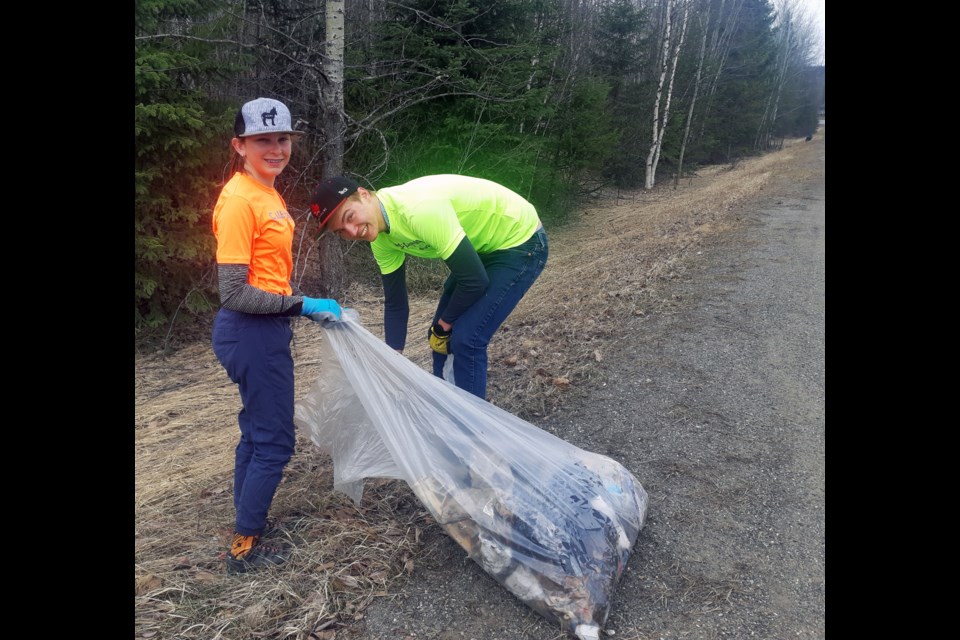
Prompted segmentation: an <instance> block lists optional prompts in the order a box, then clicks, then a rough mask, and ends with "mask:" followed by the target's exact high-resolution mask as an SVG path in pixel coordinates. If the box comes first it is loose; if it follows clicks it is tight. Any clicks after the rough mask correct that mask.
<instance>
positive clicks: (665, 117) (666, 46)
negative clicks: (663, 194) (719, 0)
mask: <svg viewBox="0 0 960 640" xmlns="http://www.w3.org/2000/svg"><path fill="white" fill-rule="evenodd" d="M673 6H674V0H665V1H664V28H663V40H662V43H663V44H662V47H661V58H662V64H661V68H660V79H659V81H658V84H657V92H656V98H655V99H654V104H653V136H652V140H651V144H650V151H649V152H648V153H647V162H646V173H645V177H644V184H643V188H644V189H647V190H650V189H652V188H653V185H654V184H655V182H656V173H657V164H658V163H659V161H660V150H661V149H662V148H663V134H664V132H665V131H666V130H667V124H668V123H669V121H670V102H671V99H672V98H673V81H674V78H675V77H676V74H677V63H678V61H679V60H680V51H681V50H682V49H683V41H684V38H685V37H686V33H687V23H688V20H689V16H690V6H689V3H686V2H685V3H683V19H682V24H681V27H680V36H679V37H678V38H677V40H676V43H675V44H672V43H671V29H672V10H673ZM668 67H669V76H670V77H669V80H667V73H668ZM665 81H666V82H667V88H666V96H663V92H664V82H665ZM661 97H663V98H664V106H663V114H662V116H661V113H660V101H661Z"/></svg>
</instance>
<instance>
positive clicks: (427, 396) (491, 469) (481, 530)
mask: <svg viewBox="0 0 960 640" xmlns="http://www.w3.org/2000/svg"><path fill="white" fill-rule="evenodd" d="M323 331H324V335H325V338H326V339H325V340H322V341H321V342H320V350H321V358H322V361H323V367H322V370H323V371H322V373H321V375H320V377H319V378H318V379H317V381H316V382H315V383H314V385H313V386H312V387H311V389H310V390H309V391H308V392H307V394H306V396H305V397H303V398H302V399H300V400H298V401H297V402H296V409H295V422H296V424H297V426H298V427H299V428H300V429H301V430H302V431H303V433H304V434H305V435H307V436H308V437H309V438H310V440H311V441H312V442H313V443H314V444H315V445H317V446H318V447H320V448H321V449H323V450H324V451H326V452H328V453H329V454H330V456H331V457H332V459H333V464H334V488H335V489H337V490H339V491H342V492H344V493H346V494H347V495H348V496H350V498H351V499H353V501H354V502H355V503H357V504H359V503H360V499H361V497H362V495H363V482H364V479H365V478H395V479H401V480H404V481H405V482H406V483H407V484H408V485H409V486H410V488H411V489H412V490H413V492H414V494H416V496H417V498H419V499H420V501H421V502H422V503H423V505H424V506H425V507H426V509H427V510H428V511H429V512H430V514H431V515H432V516H433V518H434V519H435V520H436V521H437V522H438V523H439V524H440V526H441V527H443V529H444V531H446V532H447V534H448V535H449V536H450V537H451V538H453V539H454V540H455V541H456V542H457V543H458V544H459V545H460V546H461V547H463V549H464V550H466V552H467V554H468V555H469V557H470V558H471V559H473V560H474V561H475V562H477V563H478V564H479V565H480V566H481V567H483V569H484V570H485V571H486V572H487V573H488V574H489V575H490V576H492V577H493V578H494V579H495V580H496V581H497V582H498V583H500V584H501V585H503V586H504V587H505V588H507V589H508V590H509V591H510V592H511V593H512V594H514V595H515V596H516V597H518V598H519V599H520V600H522V601H523V602H524V603H526V604H527V605H528V606H530V607H531V608H532V609H534V610H535V611H537V612H538V613H539V614H541V615H542V616H544V617H545V618H547V619H548V620H550V621H552V622H555V623H558V624H560V625H562V627H563V628H564V630H565V631H566V632H567V633H570V634H573V635H575V636H576V637H578V638H580V639H581V640H589V639H594V638H598V637H599V633H600V629H601V627H602V626H603V624H604V623H605V622H606V619H607V614H608V613H609V610H610V604H611V596H612V593H613V591H614V588H615V587H616V585H617V582H618V581H619V579H620V576H621V574H622V573H623V569H624V567H625V566H626V564H627V560H628V559H629V557H630V554H631V550H632V548H633V545H634V543H635V542H636V540H637V535H638V534H639V532H640V529H641V528H642V527H643V524H644V521H645V519H646V511H647V493H646V491H645V490H644V489H643V487H642V486H641V485H640V483H639V482H638V481H637V480H636V479H635V478H634V476H633V475H632V474H631V473H630V472H629V471H628V470H627V469H626V468H624V467H623V466H622V465H621V464H620V463H618V462H616V461H615V460H613V459H611V458H609V457H607V456H603V455H600V454H596V453H591V452H589V451H585V450H583V449H580V448H578V447H575V446H574V445H572V444H570V443H568V442H566V441H564V440H562V439H560V438H557V437H556V436H553V435H552V434H550V433H547V432H546V431H544V430H542V429H539V428H537V427H535V426H534V425H532V424H530V423H528V422H526V421H524V420H521V419H520V418H518V417H516V416H514V415H513V414H511V413H509V412H507V411H504V410H503V409H500V408H498V407H496V406H495V405H492V404H490V403H489V402H487V401H485V400H481V399H480V398H477V397H476V396H474V395H472V394H470V393H467V392H466V391H463V390H462V389H459V388H457V387H455V386H454V385H452V384H450V383H449V382H447V381H446V380H444V379H441V378H438V377H436V376H434V375H432V374H430V373H428V372H426V371H424V370H423V369H421V368H420V367H418V366H417V365H416V364H415V363H413V362H411V361H410V360H408V359H407V358H405V357H404V356H403V355H401V354H399V353H397V352H396V351H394V350H393V349H392V348H391V347H390V346H389V345H387V344H386V343H384V342H383V341H382V340H380V339H379V338H377V337H376V336H374V335H373V334H371V333H370V332H369V331H367V330H366V329H365V328H364V327H363V326H362V325H361V324H360V322H359V318H358V316H357V314H356V312H355V311H353V310H351V309H345V310H344V313H343V321H341V322H337V323H325V324H324V325H323Z"/></svg>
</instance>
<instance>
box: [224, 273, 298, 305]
mask: <svg viewBox="0 0 960 640" xmlns="http://www.w3.org/2000/svg"><path fill="white" fill-rule="evenodd" d="M247 272H248V267H247V265H245V264H219V263H218V264H217V280H218V282H219V287H218V288H219V291H220V304H221V305H222V306H223V308H224V309H230V310H231V311H240V312H242V313H256V314H260V315H271V316H297V315H300V309H301V308H302V307H303V296H283V295H280V294H277V293H270V292H269V291H264V290H263V289H257V288H256V287H252V286H250V285H249V284H247Z"/></svg>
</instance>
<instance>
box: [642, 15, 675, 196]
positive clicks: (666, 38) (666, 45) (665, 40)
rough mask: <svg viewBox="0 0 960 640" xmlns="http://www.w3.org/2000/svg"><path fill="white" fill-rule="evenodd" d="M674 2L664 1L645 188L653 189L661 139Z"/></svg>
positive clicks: (644, 180)
mask: <svg viewBox="0 0 960 640" xmlns="http://www.w3.org/2000/svg"><path fill="white" fill-rule="evenodd" d="M672 8H673V0H664V18H663V31H662V32H661V33H662V39H661V41H660V60H661V61H662V62H661V64H660V80H659V81H658V82H657V95H656V99H655V100H654V101H653V136H651V138H650V151H649V152H647V163H646V170H645V174H644V178H643V188H644V189H646V190H650V189H652V188H653V157H654V156H655V155H656V151H657V140H658V139H659V137H660V99H661V97H662V96H663V83H664V82H665V81H666V79H667V66H668V65H669V63H670V56H669V55H668V52H669V51H670V26H671V25H670V10H671V9H672Z"/></svg>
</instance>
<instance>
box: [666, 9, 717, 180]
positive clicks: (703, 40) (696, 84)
mask: <svg viewBox="0 0 960 640" xmlns="http://www.w3.org/2000/svg"><path fill="white" fill-rule="evenodd" d="M703 8H704V11H703V13H705V14H706V18H704V19H703V21H702V22H703V24H702V25H701V30H702V32H703V33H702V34H701V37H700V54H699V56H698V58H697V74H696V77H695V78H694V81H693V97H691V98H690V108H689V109H688V110H687V121H686V123H685V124H684V128H683V140H682V141H681V142H680V158H679V160H678V161H677V175H676V176H674V179H673V188H674V189H676V188H677V185H678V184H679V183H680V176H681V175H682V174H683V156H684V154H685V153H686V151H687V142H688V141H689V140H690V125H691V123H692V122H693V113H694V109H696V106H697V96H698V95H699V94H700V82H701V79H702V78H703V61H704V59H705V58H706V55H707V35H708V33H709V32H710V3H709V0H708V1H707V2H705V3H703ZM698 19H699V16H698Z"/></svg>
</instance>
